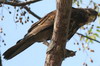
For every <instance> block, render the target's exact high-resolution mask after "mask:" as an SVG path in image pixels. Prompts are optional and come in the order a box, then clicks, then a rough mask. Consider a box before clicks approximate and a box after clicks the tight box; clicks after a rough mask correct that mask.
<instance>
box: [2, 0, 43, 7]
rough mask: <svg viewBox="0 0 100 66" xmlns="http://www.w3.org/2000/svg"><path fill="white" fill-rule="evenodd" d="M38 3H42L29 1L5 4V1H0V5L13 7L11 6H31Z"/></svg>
mask: <svg viewBox="0 0 100 66" xmlns="http://www.w3.org/2000/svg"><path fill="white" fill-rule="evenodd" d="M38 1H41V0H30V1H27V2H6V1H5V2H4V1H0V4H7V5H11V6H25V5H29V4H32V3H35V2H38Z"/></svg>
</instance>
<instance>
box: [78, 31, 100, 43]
mask: <svg viewBox="0 0 100 66" xmlns="http://www.w3.org/2000/svg"><path fill="white" fill-rule="evenodd" d="M76 34H78V35H81V36H83V37H85V38H87V39H90V40H93V41H96V42H98V43H100V41H98V40H96V39H93V38H90V37H88V36H85V35H83V34H80V33H76Z"/></svg>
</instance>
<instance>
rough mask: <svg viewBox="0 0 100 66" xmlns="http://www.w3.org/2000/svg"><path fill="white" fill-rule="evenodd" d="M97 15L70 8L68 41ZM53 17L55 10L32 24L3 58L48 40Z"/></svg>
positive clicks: (86, 9)
mask: <svg viewBox="0 0 100 66" xmlns="http://www.w3.org/2000/svg"><path fill="white" fill-rule="evenodd" d="M97 14H98V13H97V12H96V11H95V10H93V9H89V8H72V13H71V19H70V24H69V26H70V29H69V32H68V40H70V39H71V37H72V36H73V35H74V34H75V33H76V31H77V30H78V29H79V28H80V27H81V26H83V25H85V24H87V23H90V22H92V21H94V20H95V19H96V17H97ZM55 15H56V10H54V11H52V12H50V13H49V14H47V15H46V16H45V17H43V18H42V19H40V20H39V21H38V22H36V23H34V24H33V25H32V26H31V28H30V29H29V30H28V32H27V34H26V35H25V36H24V38H23V39H21V40H19V41H18V42H17V43H16V45H14V46H12V47H11V48H9V49H8V50H7V51H5V52H4V54H3V55H4V58H5V59H7V60H8V59H11V58H13V57H15V56H16V55H18V54H19V53H21V52H22V51H24V50H25V49H27V48H28V47H29V46H31V45H32V44H34V43H35V42H44V41H47V40H50V39H51V37H52V33H53V25H54V19H55Z"/></svg>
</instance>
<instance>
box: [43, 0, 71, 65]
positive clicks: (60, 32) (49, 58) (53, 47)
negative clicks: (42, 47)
mask: <svg viewBox="0 0 100 66" xmlns="http://www.w3.org/2000/svg"><path fill="white" fill-rule="evenodd" d="M56 2H57V12H56V17H55V22H54V30H53V36H52V39H51V42H50V45H49V47H48V50H47V55H46V61H45V66H61V63H62V61H63V60H64V59H65V54H66V53H65V46H66V41H67V35H68V33H67V32H68V30H67V29H69V26H68V25H69V23H70V15H71V7H72V0H56ZM66 33H67V34H66Z"/></svg>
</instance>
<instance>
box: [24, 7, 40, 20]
mask: <svg viewBox="0 0 100 66" xmlns="http://www.w3.org/2000/svg"><path fill="white" fill-rule="evenodd" d="M22 8H24V9H26V10H27V12H29V13H30V14H31V15H33V16H34V17H36V18H37V19H39V20H40V19H41V17H39V16H38V15H37V14H35V13H34V12H32V11H31V10H30V8H28V7H27V6H24V7H22Z"/></svg>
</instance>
